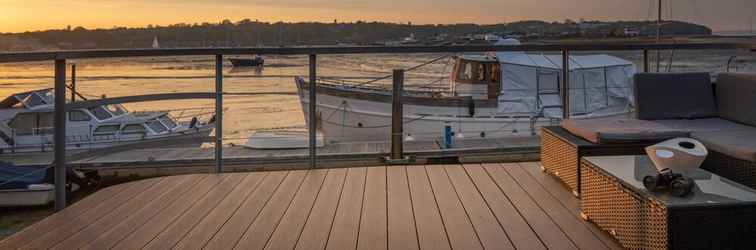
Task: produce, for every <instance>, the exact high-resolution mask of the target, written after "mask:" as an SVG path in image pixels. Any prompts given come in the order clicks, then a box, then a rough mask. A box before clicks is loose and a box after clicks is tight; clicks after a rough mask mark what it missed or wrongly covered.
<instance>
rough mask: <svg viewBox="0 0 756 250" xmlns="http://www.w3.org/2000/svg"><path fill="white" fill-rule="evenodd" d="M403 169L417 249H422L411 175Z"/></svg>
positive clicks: (405, 168) (403, 167)
mask: <svg viewBox="0 0 756 250" xmlns="http://www.w3.org/2000/svg"><path fill="white" fill-rule="evenodd" d="M402 169H403V170H404V178H405V179H406V181H407V192H408V193H409V200H410V208H411V210H412V223H413V224H414V225H415V238H417V249H421V248H420V232H418V229H417V217H415V201H414V199H413V198H412V189H411V188H410V180H409V174H408V173H407V166H402ZM387 204H388V202H387ZM387 217H388V216H387ZM447 238H448V237H447Z"/></svg>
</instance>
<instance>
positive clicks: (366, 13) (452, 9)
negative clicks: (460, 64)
mask: <svg viewBox="0 0 756 250" xmlns="http://www.w3.org/2000/svg"><path fill="white" fill-rule="evenodd" d="M669 1H671V5H672V8H671V13H670V9H669V8H668V9H667V11H666V12H665V13H666V16H667V17H669V16H670V14H671V16H672V18H673V19H676V20H687V21H694V22H697V23H703V24H706V25H708V26H710V27H712V28H714V29H715V30H748V29H750V26H751V23H756V18H754V17H753V16H754V13H756V1H754V0H669ZM655 2H656V0H120V1H117V0H94V1H93V0H86V1H85V0H68V1H60V0H51V1H48V0H0V6H2V7H0V32H23V31H28V30H41V29H51V28H54V29H61V28H64V27H66V26H67V25H71V26H84V27H86V28H111V27H113V26H127V27H135V26H146V25H148V24H159V25H167V24H173V23H182V22H183V23H195V22H219V21H221V20H223V19H229V20H232V21H238V20H241V19H244V18H249V19H252V20H255V19H259V20H261V21H270V22H276V21H287V22H298V21H321V22H331V21H333V20H334V19H338V20H339V21H355V20H367V21H374V20H378V21H389V22H413V23H418V24H420V23H461V22H475V23H500V22H510V21H517V20H523V19H541V20H549V21H554V20H557V21H562V20H564V19H566V18H571V19H575V20H578V19H580V18H585V19H599V20H618V19H624V20H641V19H648V18H654V17H655V15H656V14H655V12H654V11H655V10H653V9H651V8H650V7H651V6H650V5H651V4H652V3H653V5H654V7H653V8H655Z"/></svg>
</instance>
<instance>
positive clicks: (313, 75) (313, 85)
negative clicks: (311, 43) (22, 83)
mask: <svg viewBox="0 0 756 250" xmlns="http://www.w3.org/2000/svg"><path fill="white" fill-rule="evenodd" d="M317 60H318V58H317V55H315V54H311V55H310V84H309V85H310V86H309V88H308V90H309V95H310V96H309V97H310V98H309V101H310V102H309V104H310V105H309V108H308V109H309V111H310V112H309V113H308V114H309V118H308V119H309V120H310V124H309V125H310V126H309V134H310V168H315V167H316V164H317V162H316V157H317V152H316V151H317V142H318V141H317V140H318V138H317V134H318V131H317V130H318V125H317V123H318V121H317V113H316V112H317V111H316V109H317V96H316V92H315V91H317Z"/></svg>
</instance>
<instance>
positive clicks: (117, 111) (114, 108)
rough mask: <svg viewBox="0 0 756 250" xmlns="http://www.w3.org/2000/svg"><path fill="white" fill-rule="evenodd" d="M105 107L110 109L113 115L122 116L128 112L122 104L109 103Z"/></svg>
mask: <svg viewBox="0 0 756 250" xmlns="http://www.w3.org/2000/svg"><path fill="white" fill-rule="evenodd" d="M105 108H106V109H108V111H110V113H111V114H113V116H120V115H123V114H125V113H126V110H124V109H123V107H121V105H107V106H105Z"/></svg>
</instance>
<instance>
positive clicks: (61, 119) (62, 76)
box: [53, 59, 66, 211]
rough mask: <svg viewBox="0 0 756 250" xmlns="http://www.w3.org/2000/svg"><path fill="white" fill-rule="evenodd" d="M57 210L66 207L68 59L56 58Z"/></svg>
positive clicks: (55, 137)
mask: <svg viewBox="0 0 756 250" xmlns="http://www.w3.org/2000/svg"><path fill="white" fill-rule="evenodd" d="M54 123H55V124H54V125H55V129H54V132H55V135H54V139H55V144H54V145H53V147H54V148H55V162H54V164H55V171H54V172H55V211H60V210H63V209H64V208H66V60H65V59H56V60H55V121H54Z"/></svg>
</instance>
